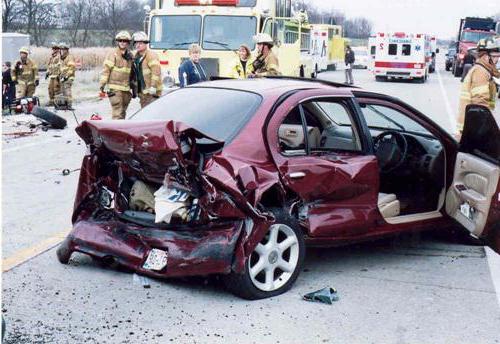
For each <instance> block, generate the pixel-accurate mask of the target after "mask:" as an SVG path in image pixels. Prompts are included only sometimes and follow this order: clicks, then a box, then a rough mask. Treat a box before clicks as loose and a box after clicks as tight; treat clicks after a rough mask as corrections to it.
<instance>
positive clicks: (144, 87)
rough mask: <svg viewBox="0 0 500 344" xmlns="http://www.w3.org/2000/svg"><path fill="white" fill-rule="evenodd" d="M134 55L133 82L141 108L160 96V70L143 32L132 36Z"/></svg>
mask: <svg viewBox="0 0 500 344" xmlns="http://www.w3.org/2000/svg"><path fill="white" fill-rule="evenodd" d="M132 39H133V40H134V45H135V49H136V54H135V58H134V71H135V74H136V75H135V80H136V82H137V94H138V95H139V100H140V103H141V108H143V107H145V106H146V105H148V104H150V103H152V102H153V101H154V100H155V99H157V98H159V97H160V96H161V91H162V88H163V85H162V82H161V68H160V60H159V59H158V55H156V53H154V52H153V51H151V50H150V49H148V43H149V38H148V35H147V34H146V33H145V32H143V31H138V32H136V33H134V34H133V35H132Z"/></svg>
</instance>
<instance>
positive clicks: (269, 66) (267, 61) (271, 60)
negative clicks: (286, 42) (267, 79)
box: [254, 51, 281, 76]
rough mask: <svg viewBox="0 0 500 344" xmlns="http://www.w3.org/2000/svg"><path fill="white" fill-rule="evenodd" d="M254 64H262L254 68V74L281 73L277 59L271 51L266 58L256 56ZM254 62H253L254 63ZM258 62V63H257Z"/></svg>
mask: <svg viewBox="0 0 500 344" xmlns="http://www.w3.org/2000/svg"><path fill="white" fill-rule="evenodd" d="M255 62H257V63H256V64H257V65H259V64H262V63H263V65H262V66H261V67H260V68H257V69H256V70H255V74H256V75H257V76H274V75H281V73H280V71H279V61H278V58H277V57H276V55H274V53H273V52H272V51H270V52H269V54H268V55H267V57H266V58H264V60H263V61H262V56H261V57H260V58H258V60H257V61H255ZM255 62H254V63H255ZM259 62H260V63H259Z"/></svg>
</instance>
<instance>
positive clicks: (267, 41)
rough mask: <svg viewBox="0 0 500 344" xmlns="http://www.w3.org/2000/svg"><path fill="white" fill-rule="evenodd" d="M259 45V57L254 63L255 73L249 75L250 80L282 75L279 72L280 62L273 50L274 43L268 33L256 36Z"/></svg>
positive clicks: (255, 39)
mask: <svg viewBox="0 0 500 344" xmlns="http://www.w3.org/2000/svg"><path fill="white" fill-rule="evenodd" d="M254 41H255V43H257V50H258V53H259V55H258V56H257V58H256V60H255V61H254V62H253V63H252V69H253V72H252V73H250V74H249V75H248V77H249V78H256V77H257V78H258V77H264V76H273V75H281V73H280V71H279V62H278V58H277V57H276V55H274V53H273V51H272V49H273V46H274V41H273V39H272V38H271V36H270V35H269V34H267V33H259V34H257V35H255V36H254Z"/></svg>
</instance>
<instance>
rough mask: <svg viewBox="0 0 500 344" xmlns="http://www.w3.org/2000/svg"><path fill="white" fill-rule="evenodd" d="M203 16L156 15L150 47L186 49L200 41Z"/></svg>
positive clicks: (153, 20)
mask: <svg viewBox="0 0 500 344" xmlns="http://www.w3.org/2000/svg"><path fill="white" fill-rule="evenodd" d="M200 31H201V16H154V17H153V18H152V19H151V41H150V47H151V48H153V49H154V48H156V49H179V50H186V49H188V48H189V45H191V44H192V43H199V42H200Z"/></svg>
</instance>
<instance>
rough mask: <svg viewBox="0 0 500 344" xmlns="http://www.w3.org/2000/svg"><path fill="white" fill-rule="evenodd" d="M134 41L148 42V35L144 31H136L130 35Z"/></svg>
mask: <svg viewBox="0 0 500 344" xmlns="http://www.w3.org/2000/svg"><path fill="white" fill-rule="evenodd" d="M132 39H133V40H134V42H145V43H149V37H148V35H147V34H146V33H145V32H144V31H137V32H135V33H134V34H133V35H132Z"/></svg>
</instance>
